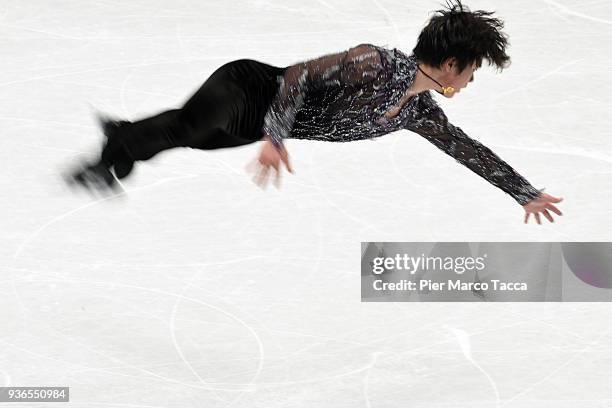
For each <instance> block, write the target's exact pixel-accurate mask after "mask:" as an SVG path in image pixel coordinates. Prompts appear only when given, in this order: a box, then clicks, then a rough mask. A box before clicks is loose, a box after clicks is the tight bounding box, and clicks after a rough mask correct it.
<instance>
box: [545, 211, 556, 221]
mask: <svg viewBox="0 0 612 408" xmlns="http://www.w3.org/2000/svg"><path fill="white" fill-rule="evenodd" d="M542 214H544V216H545V217H546V219H547V220H548V221H550V222H555V220H553V217H552V215H550V213H549V212H548V210H546V209H544V210H542Z"/></svg>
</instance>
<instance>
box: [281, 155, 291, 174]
mask: <svg viewBox="0 0 612 408" xmlns="http://www.w3.org/2000/svg"><path fill="white" fill-rule="evenodd" d="M283 163H285V166H287V171H289V173H291V174H293V167H291V163H289V158H285V159H283Z"/></svg>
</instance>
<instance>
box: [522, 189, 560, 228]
mask: <svg viewBox="0 0 612 408" xmlns="http://www.w3.org/2000/svg"><path fill="white" fill-rule="evenodd" d="M561 201H563V198H561V197H553V196H551V195H550V194H546V193H542V194H540V195H539V196H538V197H537V198H534V199H533V200H531V201H530V202H528V203H527V204H525V205H524V206H523V208H524V209H525V224H527V220H529V216H530V215H531V214H533V215H534V217H535V219H536V221H537V223H538V224H542V222H540V212H541V213H542V214H543V215H544V216H545V217H546V219H547V220H548V221H550V222H555V221H554V220H553V217H552V215H550V212H548V210H550V211H552V212H554V213H555V214H557V215H563V213H562V212H561V211H559V209H558V208H557V207H555V206H554V205H553V204H552V203H558V202H561Z"/></svg>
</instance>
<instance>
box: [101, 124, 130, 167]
mask: <svg viewBox="0 0 612 408" xmlns="http://www.w3.org/2000/svg"><path fill="white" fill-rule="evenodd" d="M97 117H98V123H99V124H100V127H101V128H102V132H103V133H104V135H105V136H106V146H105V148H104V151H105V152H104V153H103V158H104V159H106V158H107V157H109V156H112V160H110V159H108V160H105V161H106V162H107V165H108V166H109V167H112V168H113V171H114V173H115V176H116V177H117V178H118V179H122V178H125V177H127V175H128V174H130V172H131V171H132V169H133V167H134V159H133V158H132V155H131V154H130V151H129V149H128V147H127V145H126V144H125V141H124V140H122V139H121V135H120V132H119V129H120V128H121V126H124V125H127V124H129V123H130V122H129V121H126V120H115V119H111V118H109V117H106V116H103V115H101V114H98V115H97Z"/></svg>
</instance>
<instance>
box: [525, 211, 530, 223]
mask: <svg viewBox="0 0 612 408" xmlns="http://www.w3.org/2000/svg"><path fill="white" fill-rule="evenodd" d="M530 215H531V213H528V212H526V213H525V224H527V220H528V219H529V216H530Z"/></svg>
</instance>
